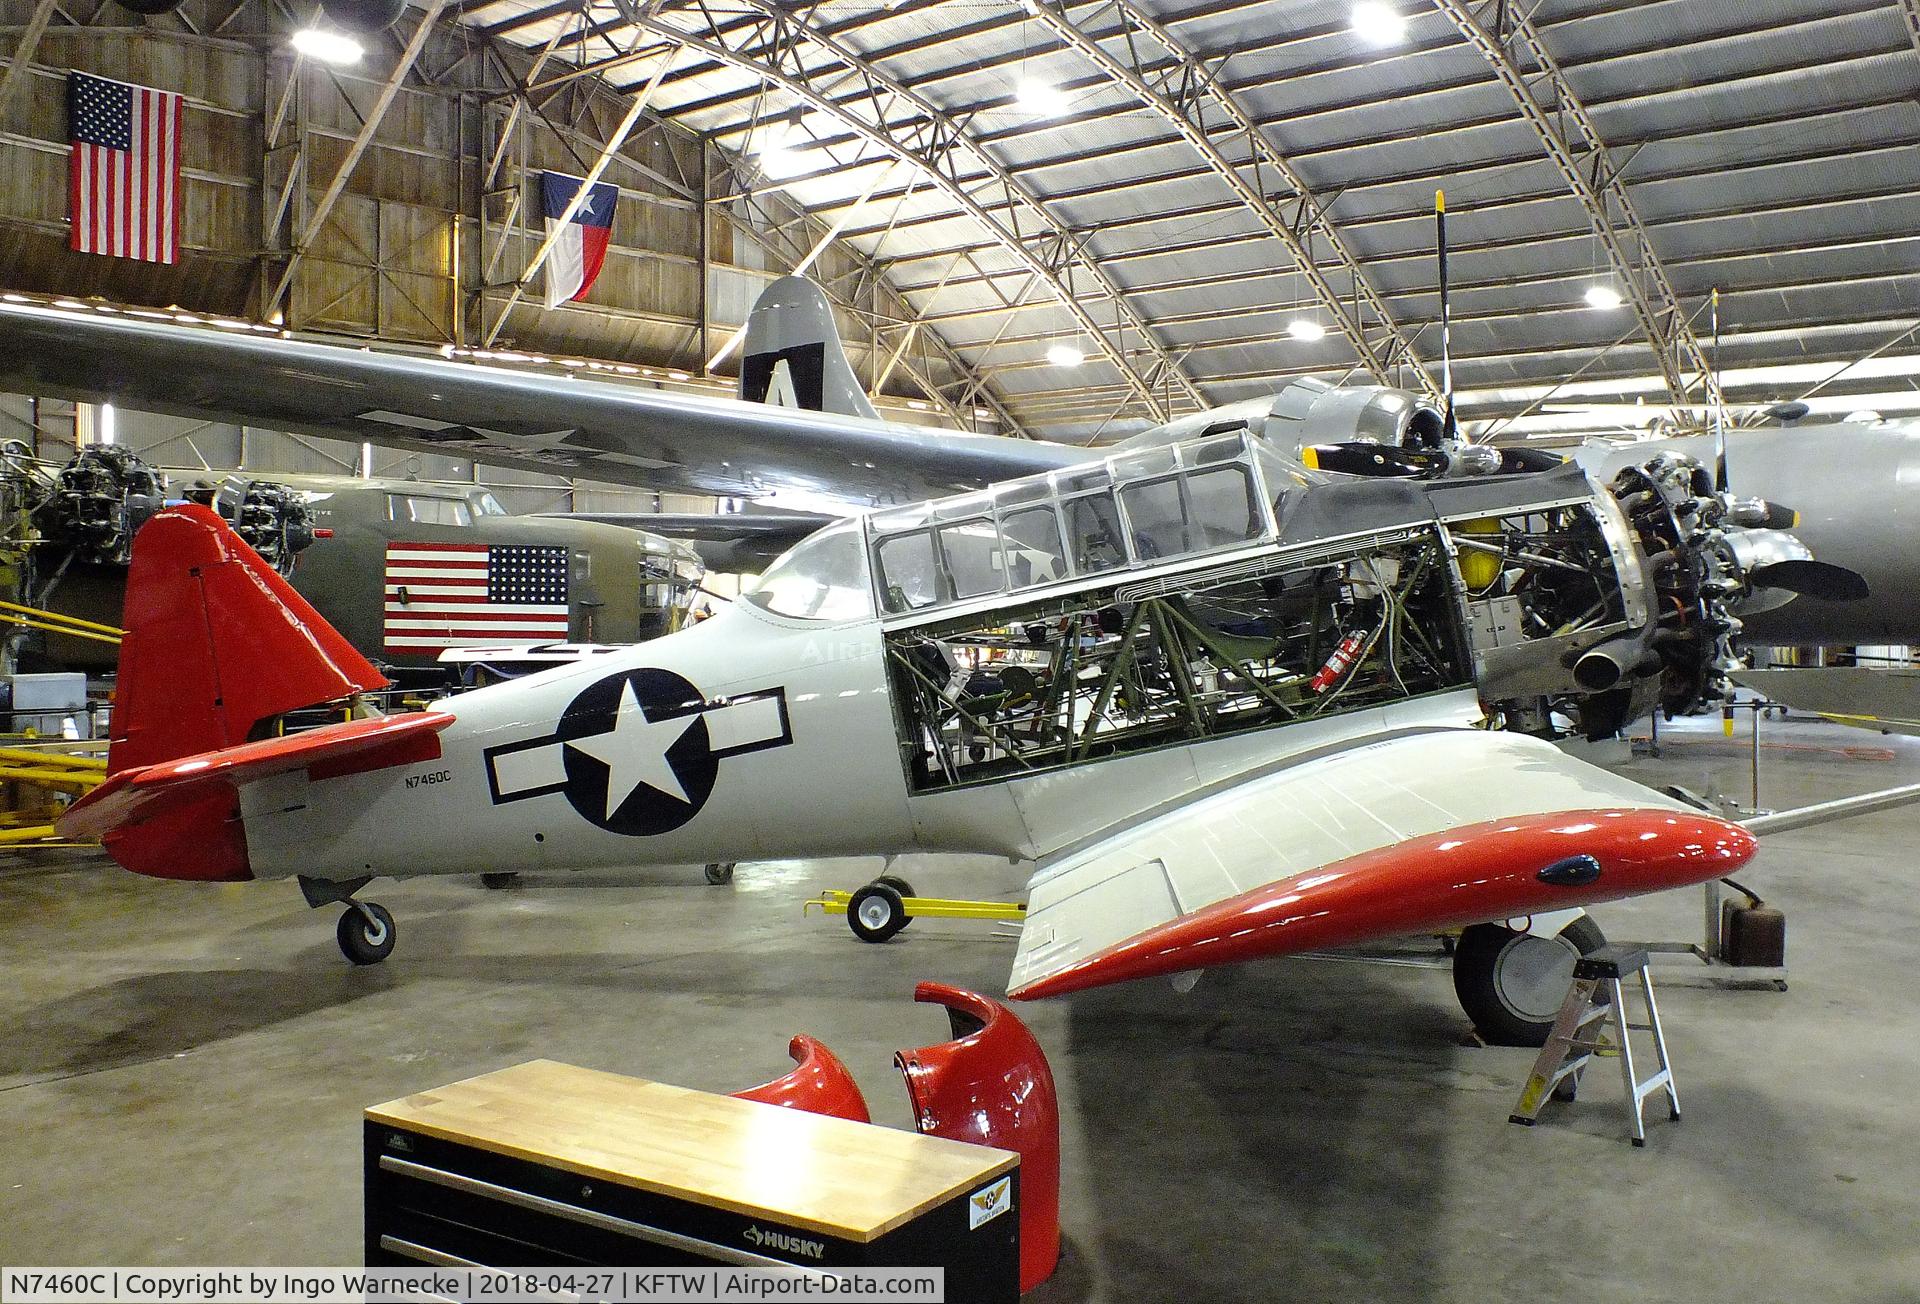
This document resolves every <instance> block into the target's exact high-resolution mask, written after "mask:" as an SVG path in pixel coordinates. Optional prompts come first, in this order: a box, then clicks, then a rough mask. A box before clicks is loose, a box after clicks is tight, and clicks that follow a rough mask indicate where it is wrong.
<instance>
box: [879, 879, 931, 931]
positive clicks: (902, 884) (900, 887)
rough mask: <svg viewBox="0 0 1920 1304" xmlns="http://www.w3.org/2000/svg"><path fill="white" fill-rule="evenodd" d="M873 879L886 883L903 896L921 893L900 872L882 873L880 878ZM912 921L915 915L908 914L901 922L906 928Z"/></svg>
mask: <svg viewBox="0 0 1920 1304" xmlns="http://www.w3.org/2000/svg"><path fill="white" fill-rule="evenodd" d="M873 881H874V882H876V883H884V884H885V885H886V886H888V887H890V888H892V889H893V890H894V891H896V892H898V893H899V894H900V895H901V896H903V897H910V896H918V895H920V894H919V893H918V892H915V891H914V890H913V884H911V883H909V882H907V880H906V879H904V878H901V877H900V876H899V875H898V874H882V875H881V876H880V877H879V878H876V879H874V880H873ZM912 922H913V916H912V915H907V916H905V917H904V921H903V922H902V923H901V925H900V927H902V928H905V927H906V926H907V925H908V924H910V923H912Z"/></svg>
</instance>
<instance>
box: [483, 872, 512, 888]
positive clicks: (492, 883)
mask: <svg viewBox="0 0 1920 1304" xmlns="http://www.w3.org/2000/svg"><path fill="white" fill-rule="evenodd" d="M519 881H520V875H519V874H518V873H516V872H514V871H513V870H511V869H503V870H501V871H499V872H498V873H495V874H482V875H481V876H480V886H482V887H484V888H487V889H489V890H490V891H494V892H498V891H499V890H500V889H501V888H503V887H512V886H513V885H514V884H515V883H518V882H519Z"/></svg>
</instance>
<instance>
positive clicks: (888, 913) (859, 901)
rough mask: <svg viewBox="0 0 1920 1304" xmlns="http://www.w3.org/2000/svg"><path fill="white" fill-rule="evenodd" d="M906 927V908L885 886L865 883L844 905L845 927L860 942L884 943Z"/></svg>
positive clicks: (897, 896) (897, 893)
mask: <svg viewBox="0 0 1920 1304" xmlns="http://www.w3.org/2000/svg"><path fill="white" fill-rule="evenodd" d="M906 926H907V907H906V906H905V904H903V903H902V902H901V900H900V893H899V892H898V891H896V890H895V889H894V888H892V887H890V886H888V885H887V884H885V883H869V884H867V885H866V886H865V887H863V888H861V889H860V890H859V891H858V892H855V893H854V894H853V899H852V900H850V901H848V902H847V927H848V928H851V929H852V930H853V935H854V936H855V937H857V938H859V939H860V940H861V941H863V942H884V941H886V940H887V939H888V938H890V937H892V936H893V935H894V934H895V933H897V932H899V931H900V930H901V929H903V928H905V927H906Z"/></svg>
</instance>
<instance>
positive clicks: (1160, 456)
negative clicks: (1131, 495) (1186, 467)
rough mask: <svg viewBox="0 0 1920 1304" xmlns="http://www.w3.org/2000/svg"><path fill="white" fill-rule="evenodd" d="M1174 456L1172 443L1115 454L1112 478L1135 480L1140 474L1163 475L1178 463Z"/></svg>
mask: <svg viewBox="0 0 1920 1304" xmlns="http://www.w3.org/2000/svg"><path fill="white" fill-rule="evenodd" d="M1176 456H1177V455H1176V454H1175V452H1174V449H1173V446H1172V445H1167V446H1164V447H1161V448H1146V449H1142V450H1140V451H1139V452H1137V453H1127V454H1124V455H1121V456H1117V457H1115V458H1114V459H1113V478H1114V479H1116V480H1137V479H1139V478H1140V477H1141V476H1147V475H1165V474H1166V473H1167V472H1169V471H1171V470H1173V468H1174V467H1175V466H1176V465H1178V462H1177V460H1176Z"/></svg>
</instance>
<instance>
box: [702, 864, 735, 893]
mask: <svg viewBox="0 0 1920 1304" xmlns="http://www.w3.org/2000/svg"><path fill="white" fill-rule="evenodd" d="M735 863H736V862H734V861H731V860H716V861H713V862H711V863H710V864H708V866H707V868H706V875H707V882H709V883H711V884H713V885H714V886H715V887H725V886H726V885H727V884H729V883H731V882H733V867H734V864H735Z"/></svg>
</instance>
